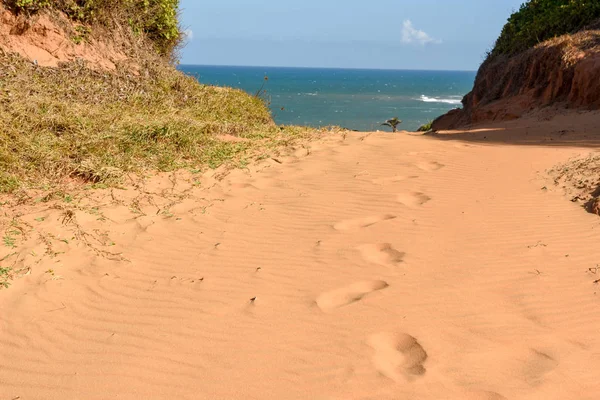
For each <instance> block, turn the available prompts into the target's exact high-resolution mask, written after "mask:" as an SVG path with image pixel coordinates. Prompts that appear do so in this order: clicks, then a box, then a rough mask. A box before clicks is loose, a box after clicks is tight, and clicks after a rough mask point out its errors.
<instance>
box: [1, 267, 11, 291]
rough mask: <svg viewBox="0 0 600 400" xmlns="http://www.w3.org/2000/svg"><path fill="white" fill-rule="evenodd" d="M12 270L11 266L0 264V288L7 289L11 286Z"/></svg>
mask: <svg viewBox="0 0 600 400" xmlns="http://www.w3.org/2000/svg"><path fill="white" fill-rule="evenodd" d="M10 272H11V269H10V268H3V267H1V266H0V289H2V288H4V289H6V288H8V287H9V286H10V282H9V281H10Z"/></svg>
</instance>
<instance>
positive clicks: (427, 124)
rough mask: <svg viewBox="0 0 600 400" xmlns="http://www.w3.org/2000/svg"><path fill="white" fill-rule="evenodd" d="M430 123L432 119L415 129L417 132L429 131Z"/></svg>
mask: <svg viewBox="0 0 600 400" xmlns="http://www.w3.org/2000/svg"><path fill="white" fill-rule="evenodd" d="M432 124H433V121H429V122H428V123H426V124H425V125H421V126H420V127H419V129H417V132H429V131H430V130H431V125H432Z"/></svg>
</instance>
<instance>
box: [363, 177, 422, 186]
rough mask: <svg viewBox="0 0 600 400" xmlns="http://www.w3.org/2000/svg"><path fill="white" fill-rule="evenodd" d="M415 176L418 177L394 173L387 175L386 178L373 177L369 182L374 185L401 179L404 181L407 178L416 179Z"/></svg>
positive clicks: (400, 180)
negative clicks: (393, 174)
mask: <svg viewBox="0 0 600 400" xmlns="http://www.w3.org/2000/svg"><path fill="white" fill-rule="evenodd" d="M416 178H418V176H417V175H411V176H405V175H395V176H389V177H387V178H379V179H373V180H372V181H371V182H373V183H374V184H376V185H385V184H386V183H395V182H402V181H406V180H408V179H416Z"/></svg>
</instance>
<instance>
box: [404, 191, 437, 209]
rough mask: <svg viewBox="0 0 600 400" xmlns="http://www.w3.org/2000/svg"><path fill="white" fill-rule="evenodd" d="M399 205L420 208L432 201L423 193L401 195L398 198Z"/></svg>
mask: <svg viewBox="0 0 600 400" xmlns="http://www.w3.org/2000/svg"><path fill="white" fill-rule="evenodd" d="M396 200H398V202H399V203H401V204H404V205H405V206H407V207H419V206H422V205H423V204H425V203H427V202H428V201H429V200H431V197H429V196H427V195H426V194H424V193H421V192H412V193H401V194H399V195H398V196H397V197H396Z"/></svg>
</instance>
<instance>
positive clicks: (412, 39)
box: [402, 19, 442, 45]
mask: <svg viewBox="0 0 600 400" xmlns="http://www.w3.org/2000/svg"><path fill="white" fill-rule="evenodd" d="M402 42H403V43H407V44H413V43H416V44H420V45H426V44H428V43H436V44H439V43H442V41H441V40H437V39H434V38H432V37H431V36H429V35H428V34H427V33H425V32H423V31H422V30H420V29H417V28H415V27H414V26H413V24H412V22H411V21H410V20H408V19H407V20H405V21H404V23H403V24H402Z"/></svg>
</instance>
